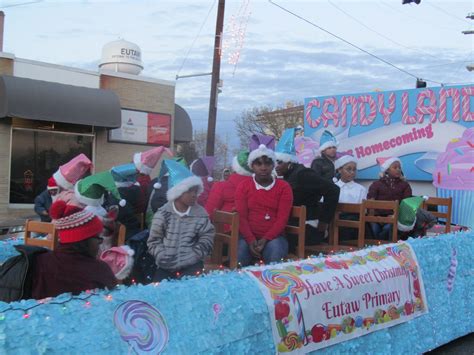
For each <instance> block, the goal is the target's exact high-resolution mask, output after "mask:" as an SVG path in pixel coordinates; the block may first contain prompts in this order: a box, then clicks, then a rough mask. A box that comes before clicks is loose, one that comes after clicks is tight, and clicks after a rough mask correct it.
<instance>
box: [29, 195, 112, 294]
mask: <svg viewBox="0 0 474 355" xmlns="http://www.w3.org/2000/svg"><path fill="white" fill-rule="evenodd" d="M50 214H51V217H52V219H53V223H54V225H55V227H56V229H57V230H58V232H59V245H58V247H57V248H56V249H55V250H54V251H48V252H46V253H42V254H39V255H38V256H37V257H36V261H35V264H34V269H33V274H32V293H31V294H32V297H33V298H34V299H42V298H46V297H55V296H58V295H60V294H62V293H65V292H71V293H72V294H74V295H77V294H79V293H81V292H82V291H86V290H93V289H96V288H100V289H102V288H108V289H112V288H114V287H115V286H116V285H117V280H116V278H115V276H114V274H113V272H112V270H111V269H110V267H109V266H108V265H107V264H106V263H105V262H103V261H100V260H98V259H97V254H98V250H99V245H100V243H101V242H102V239H101V238H100V234H101V233H102V229H103V226H102V223H101V221H100V219H99V218H98V217H96V216H95V215H94V214H93V213H92V212H89V211H85V210H81V209H80V208H79V207H77V206H74V205H67V204H66V202H64V201H62V200H59V201H56V202H54V203H53V204H52V206H51V210H50Z"/></svg>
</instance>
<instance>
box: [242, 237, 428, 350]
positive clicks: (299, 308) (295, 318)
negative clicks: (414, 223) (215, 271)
mask: <svg viewBox="0 0 474 355" xmlns="http://www.w3.org/2000/svg"><path fill="white" fill-rule="evenodd" d="M246 272H247V274H248V275H250V277H251V278H252V279H254V280H255V281H256V282H257V284H258V287H259V288H260V290H261V292H262V294H263V296H264V298H265V300H266V303H267V305H268V309H269V312H270V317H271V325H272V333H273V340H274V342H275V347H276V350H277V351H278V352H279V353H295V354H303V353H308V352H311V351H314V350H317V349H321V348H324V347H327V346H330V345H334V344H337V343H340V342H342V341H346V340H349V339H353V338H356V337H359V336H363V335H366V334H368V333H371V332H374V331H377V330H380V329H383V328H387V327H391V326H394V325H397V324H400V323H403V322H407V321H409V320H410V319H413V318H415V317H418V316H421V315H422V314H425V313H427V312H428V305H427V303H426V296H425V289H424V285H423V280H422V278H421V272H420V268H419V266H418V261H417V259H416V255H415V253H414V251H413V249H412V248H411V246H410V245H409V244H407V243H404V242H403V243H397V244H386V245H384V246H378V247H374V248H369V249H364V250H360V251H356V252H353V253H347V254H340V255H335V256H331V257H327V258H312V259H305V260H301V261H297V262H291V263H285V264H278V265H268V266H266V267H258V268H247V269H246Z"/></svg>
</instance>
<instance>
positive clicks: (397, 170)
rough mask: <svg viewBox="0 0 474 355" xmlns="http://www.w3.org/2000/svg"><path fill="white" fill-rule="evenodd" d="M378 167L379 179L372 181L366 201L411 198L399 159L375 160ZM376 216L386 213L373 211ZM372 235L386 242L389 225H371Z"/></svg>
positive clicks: (408, 185) (389, 231)
mask: <svg viewBox="0 0 474 355" xmlns="http://www.w3.org/2000/svg"><path fill="white" fill-rule="evenodd" d="M377 163H378V164H379V165H380V171H381V177H380V179H379V180H377V181H374V182H373V183H372V184H371V185H370V187H369V193H368V194H367V198H368V199H374V200H382V201H398V202H399V203H400V201H401V200H403V199H404V198H407V197H411V196H412V191H411V187H410V184H409V183H408V182H406V180H405V178H404V177H403V172H402V165H401V162H400V159H398V158H397V157H392V158H377ZM375 214H376V215H379V216H383V215H387V211H384V210H379V211H375ZM371 229H372V233H373V234H374V237H376V238H378V239H383V240H388V239H390V237H391V225H390V224H385V225H382V224H380V223H371Z"/></svg>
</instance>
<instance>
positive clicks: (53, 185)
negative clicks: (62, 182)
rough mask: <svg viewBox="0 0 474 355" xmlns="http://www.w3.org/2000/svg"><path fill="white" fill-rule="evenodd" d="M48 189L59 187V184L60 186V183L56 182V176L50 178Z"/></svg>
mask: <svg viewBox="0 0 474 355" xmlns="http://www.w3.org/2000/svg"><path fill="white" fill-rule="evenodd" d="M47 189H48V190H55V189H59V186H58V184H57V183H56V180H54V178H53V177H52V176H51V177H50V178H49V179H48V186H47Z"/></svg>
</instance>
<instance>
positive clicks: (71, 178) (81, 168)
mask: <svg viewBox="0 0 474 355" xmlns="http://www.w3.org/2000/svg"><path fill="white" fill-rule="evenodd" d="M91 168H92V162H91V161H90V159H89V158H88V157H86V156H85V155H84V154H82V153H81V154H79V155H78V156H76V157H75V158H73V159H72V160H70V161H69V162H67V163H66V164H64V165H61V166H60V167H59V169H58V170H57V171H56V172H55V173H54V174H53V178H54V180H55V181H56V183H57V184H58V186H59V187H61V188H63V189H65V190H72V189H73V188H74V184H75V183H76V182H77V181H78V180H79V179H81V178H82V177H83V176H84V175H85V174H86V173H87V172H88V171H89V170H90V169H91Z"/></svg>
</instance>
